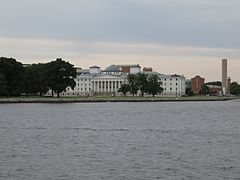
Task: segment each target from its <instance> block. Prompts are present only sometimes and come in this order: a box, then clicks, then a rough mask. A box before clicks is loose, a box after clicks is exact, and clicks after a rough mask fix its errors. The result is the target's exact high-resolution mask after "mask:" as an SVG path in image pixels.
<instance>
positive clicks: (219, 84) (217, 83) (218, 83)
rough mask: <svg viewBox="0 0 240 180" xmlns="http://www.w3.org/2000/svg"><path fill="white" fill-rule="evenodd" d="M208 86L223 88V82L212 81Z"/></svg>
mask: <svg viewBox="0 0 240 180" xmlns="http://www.w3.org/2000/svg"><path fill="white" fill-rule="evenodd" d="M206 85H213V86H222V82H221V81H212V82H207V83H206Z"/></svg>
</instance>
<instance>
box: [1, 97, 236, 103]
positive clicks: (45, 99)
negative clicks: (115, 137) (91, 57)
mask: <svg viewBox="0 0 240 180" xmlns="http://www.w3.org/2000/svg"><path fill="white" fill-rule="evenodd" d="M233 99H240V97H234V96H231V97H224V96H191V97H172V96H171V97H166V96H157V97H152V96H145V97H139V96H135V97H133V96H127V97H124V96H89V97H86V96H64V97H60V98H57V97H39V96H21V97H0V103H1V102H2V103H4V102H5V103H6V102H9V103H11V102H13V103H14V102H81V101H83V102H88V101H89V102H92V101H93V102H94V101H100V102H104V101H123V102H124V101H221V100H233Z"/></svg>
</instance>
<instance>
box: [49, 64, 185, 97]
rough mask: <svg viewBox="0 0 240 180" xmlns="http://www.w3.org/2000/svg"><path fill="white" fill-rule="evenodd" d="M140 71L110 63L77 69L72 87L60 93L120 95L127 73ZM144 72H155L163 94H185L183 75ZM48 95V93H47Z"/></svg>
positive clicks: (138, 67) (132, 67) (67, 94)
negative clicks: (103, 67)
mask: <svg viewBox="0 0 240 180" xmlns="http://www.w3.org/2000/svg"><path fill="white" fill-rule="evenodd" d="M140 72H141V67H140V66H139V65H138V64H137V65H110V66H109V67H107V68H106V69H105V70H101V69H100V67H98V66H92V67H90V68H89V69H80V68H78V69H77V77H76V78H75V82H76V86H75V87H74V89H71V87H67V89H66V91H65V92H63V93H61V95H66V96H97V95H101V96H104V95H107V96H115V95H116V96H120V95H121V93H119V92H118V90H119V88H120V87H121V85H122V84H124V83H127V76H128V74H137V73H140ZM143 73H146V74H149V75H150V74H157V75H158V76H159V78H160V81H161V82H162V85H161V86H162V88H163V92H162V94H161V95H165V96H182V95H185V90H186V83H185V77H184V76H183V75H176V74H174V75H164V74H160V73H157V72H152V71H143ZM48 95H50V93H49V94H48Z"/></svg>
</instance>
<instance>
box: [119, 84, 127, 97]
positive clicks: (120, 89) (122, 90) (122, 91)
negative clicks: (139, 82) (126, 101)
mask: <svg viewBox="0 0 240 180" xmlns="http://www.w3.org/2000/svg"><path fill="white" fill-rule="evenodd" d="M129 89H130V88H129V85H128V84H122V85H121V87H120V88H119V90H118V92H121V93H123V95H124V96H126V95H127V92H128V91H129Z"/></svg>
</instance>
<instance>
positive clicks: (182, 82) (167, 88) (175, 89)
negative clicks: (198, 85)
mask: <svg viewBox="0 0 240 180" xmlns="http://www.w3.org/2000/svg"><path fill="white" fill-rule="evenodd" d="M159 77H160V81H161V82H162V88H163V92H162V95H166V96H182V95H185V93H186V78H185V77H184V76H183V75H176V74H174V75H162V74H161V75H159Z"/></svg>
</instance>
